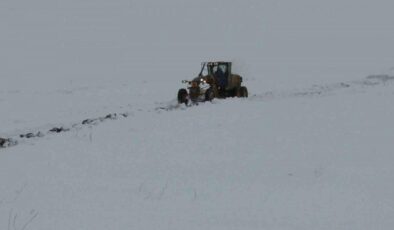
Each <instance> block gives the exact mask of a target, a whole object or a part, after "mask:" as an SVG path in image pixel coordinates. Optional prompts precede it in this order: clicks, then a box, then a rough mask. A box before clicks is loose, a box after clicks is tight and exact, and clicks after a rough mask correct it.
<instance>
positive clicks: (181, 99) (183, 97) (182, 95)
mask: <svg viewBox="0 0 394 230" xmlns="http://www.w3.org/2000/svg"><path fill="white" fill-rule="evenodd" d="M187 95H188V93H187V90H186V89H180V90H178V103H179V104H183V103H185V105H187V103H188V101H189V100H188V99H187Z"/></svg>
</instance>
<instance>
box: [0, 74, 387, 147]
mask: <svg viewBox="0 0 394 230" xmlns="http://www.w3.org/2000/svg"><path fill="white" fill-rule="evenodd" d="M393 80H394V76H389V75H370V76H368V77H367V78H366V79H365V80H361V81H350V82H340V83H333V84H327V85H314V86H313V87H311V88H309V89H305V90H298V91H292V92H291V91H282V92H275V91H270V92H266V93H263V94H255V95H253V96H250V97H249V98H248V100H252V101H253V100H259V101H260V100H262V101H265V100H273V99H282V98H297V97H313V96H323V95H326V94H328V93H330V92H335V91H337V90H341V89H346V88H351V87H371V86H377V85H385V84H386V83H387V82H388V81H393ZM192 106H195V105H192ZM188 107H190V106H186V105H183V104H178V102H177V101H176V100H172V101H171V102H169V103H159V106H157V107H156V108H154V111H156V112H160V111H172V110H185V109H187V108H188ZM139 111H142V110H139ZM151 111H152V110H148V112H151ZM129 114H130V113H111V114H108V115H106V116H103V117H98V118H88V119H84V120H83V121H82V122H79V123H74V124H72V125H71V127H65V126H60V127H53V128H51V129H49V130H47V131H40V130H39V131H35V132H29V133H24V134H19V135H18V136H16V137H15V136H14V137H8V138H4V137H0V149H1V148H7V147H11V146H15V145H17V144H18V143H19V142H20V141H21V140H23V139H31V138H41V137H44V136H46V135H48V134H57V133H63V132H69V131H71V130H74V129H77V128H81V127H84V126H88V125H97V124H99V123H101V122H104V121H106V120H117V119H119V118H120V117H123V118H127V117H128V116H129Z"/></svg>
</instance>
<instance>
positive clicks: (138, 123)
mask: <svg viewBox="0 0 394 230" xmlns="http://www.w3.org/2000/svg"><path fill="white" fill-rule="evenodd" d="M393 94H394V85H393V84H392V83H390V82H386V84H385V85H383V84H381V85H377V86H362V87H348V88H345V89H341V90H339V91H335V92H330V93H327V94H325V93H323V94H322V95H313V94H312V95H303V96H294V97H279V98H273V97H271V98H269V97H268V98H266V99H265V100H263V99H262V98H259V97H251V98H249V99H229V100H215V101H214V102H213V103H206V104H201V105H199V106H196V107H191V108H188V109H185V110H184V109H177V110H171V111H162V110H159V111H156V110H143V111H135V113H134V114H133V115H132V116H130V117H128V118H126V119H119V120H116V121H106V122H104V123H101V124H100V125H96V126H92V127H90V128H89V127H84V128H82V129H79V130H73V131H70V132H68V133H63V134H59V135H52V136H46V137H43V138H40V139H32V140H29V141H28V142H26V143H23V144H21V145H19V146H15V147H12V148H8V149H5V150H2V152H1V158H2V161H1V163H0V164H1V167H0V168H1V173H0V175H1V181H2V182H3V183H1V185H0V188H1V190H0V191H2V193H1V194H2V196H1V199H2V200H1V201H2V202H1V206H0V213H1V215H0V224H2V228H4V229H7V226H8V224H10V225H11V229H13V226H14V225H15V227H16V229H21V228H22V226H24V225H25V224H27V226H28V228H27V229H185V228H187V229H201V228H207V229H266V228H267V229H295V228H296V229H297V228H299V229H333V228H335V229H372V228H373V229H390V228H391V226H392V225H393V224H394V223H393V221H392V220H393V213H394V212H393V209H394V200H393V196H392V194H393V192H394V186H392V184H391V183H389V181H391V180H392V175H393V173H394V172H393V170H394V168H393V166H392V164H391V162H392V160H393V157H392V154H391V153H392V151H391V148H392V141H391V137H392V135H391V130H392V129H393V128H394V127H392V126H393V125H392V122H390V121H391V118H392V116H393V110H391V109H388V108H390V105H391V98H392V97H393ZM30 219H33V220H32V221H31V222H29V220H30Z"/></svg>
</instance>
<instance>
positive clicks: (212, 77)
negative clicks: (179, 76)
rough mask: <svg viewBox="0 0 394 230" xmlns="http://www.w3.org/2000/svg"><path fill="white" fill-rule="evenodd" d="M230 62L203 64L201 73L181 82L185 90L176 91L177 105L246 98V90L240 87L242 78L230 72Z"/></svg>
mask: <svg viewBox="0 0 394 230" xmlns="http://www.w3.org/2000/svg"><path fill="white" fill-rule="evenodd" d="M231 66H232V63H231V62H203V63H202V64H201V71H200V73H199V74H198V76H197V77H195V78H194V79H193V80H191V81H188V80H183V81H182V83H186V84H188V87H187V89H186V88H182V89H179V91H178V103H180V104H182V103H184V104H186V105H188V104H189V103H190V102H191V103H198V102H204V101H212V100H213V99H214V98H226V97H248V89H247V88H246V87H245V86H242V85H241V83H242V77H241V76H240V75H238V74H234V73H232V72H231Z"/></svg>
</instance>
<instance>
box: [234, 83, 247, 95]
mask: <svg viewBox="0 0 394 230" xmlns="http://www.w3.org/2000/svg"><path fill="white" fill-rule="evenodd" d="M235 96H237V97H248V89H247V88H246V87H245V86H241V87H239V88H237V89H236V91H235Z"/></svg>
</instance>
